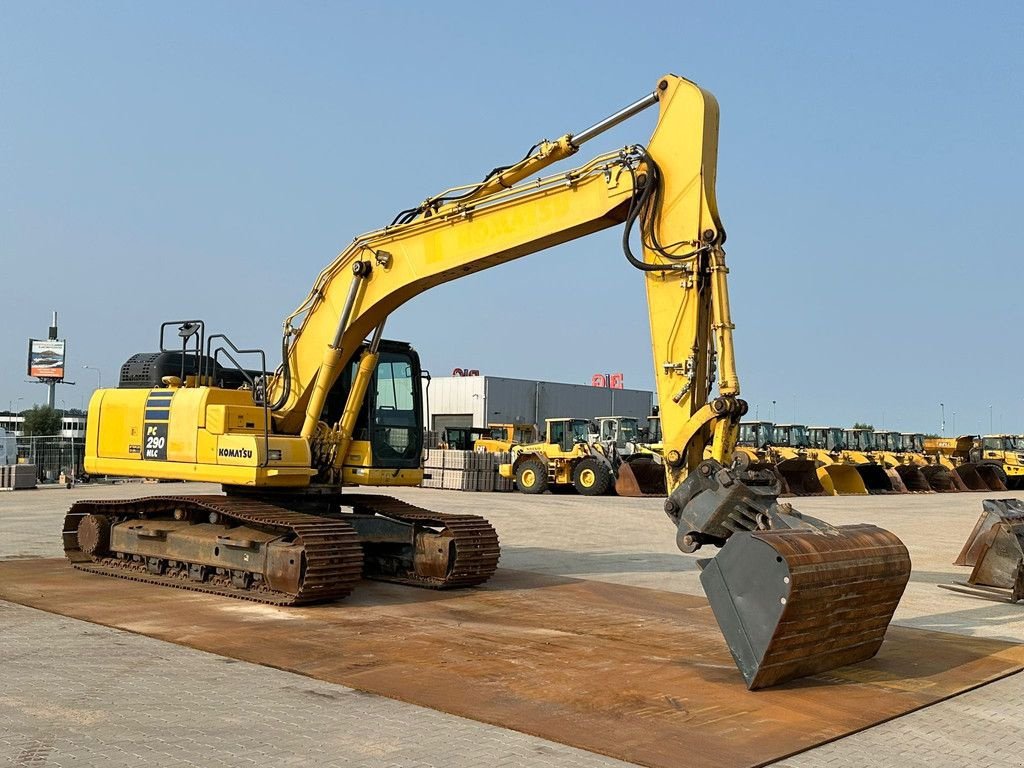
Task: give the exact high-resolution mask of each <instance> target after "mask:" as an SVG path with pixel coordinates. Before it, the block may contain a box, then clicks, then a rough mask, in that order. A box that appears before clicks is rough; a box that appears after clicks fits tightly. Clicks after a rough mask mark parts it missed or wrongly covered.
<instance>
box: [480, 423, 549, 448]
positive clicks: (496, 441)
mask: <svg viewBox="0 0 1024 768" xmlns="http://www.w3.org/2000/svg"><path fill="white" fill-rule="evenodd" d="M535 442H537V425H536V424H488V425H487V434H486V435H483V436H481V437H480V438H478V439H477V441H476V442H475V443H473V450H474V451H488V452H490V453H508V452H509V451H511V450H512V446H514V445H522V444H523V443H535Z"/></svg>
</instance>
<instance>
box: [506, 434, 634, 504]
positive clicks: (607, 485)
mask: <svg viewBox="0 0 1024 768" xmlns="http://www.w3.org/2000/svg"><path fill="white" fill-rule="evenodd" d="M590 426H591V424H590V421H589V420H588V419H546V420H545V439H544V440H543V441H541V442H537V443H526V444H523V445H516V446H514V447H513V448H512V461H511V463H508V464H502V465H500V466H499V467H498V473H499V474H500V475H501V476H502V477H509V478H513V479H514V480H515V483H516V488H517V489H518V490H519V492H520V493H544V491H546V490H549V489H550V490H557V489H559V488H563V489H568V488H575V489H576V492H577V493H579V494H581V495H583V496H601V495H603V494H605V493H607V492H608V491H609V489H611V487H612V485H613V483H614V481H615V470H614V467H613V465H612V460H611V459H610V457H609V456H608V454H607V453H606V452H605V448H604V446H602V445H601V444H599V443H592V442H591V441H590V439H589V438H590Z"/></svg>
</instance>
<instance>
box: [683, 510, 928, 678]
mask: <svg viewBox="0 0 1024 768" xmlns="http://www.w3.org/2000/svg"><path fill="white" fill-rule="evenodd" d="M702 565H703V566H704V570H703V571H702V572H701V575H700V581H701V584H702V585H703V587H704V591H705V593H706V594H707V596H708V601H709V602H710V603H711V609H712V610H713V611H714V614H715V618H716V619H717V621H718V625H719V627H720V628H721V630H722V634H723V635H724V636H725V639H726V642H727V643H728V645H729V651H730V652H731V653H732V656H733V658H734V659H735V661H736V665H737V666H738V667H739V669H740V672H741V673H742V674H743V677H744V679H745V680H746V682H747V687H748V688H749V689H751V690H754V689H757V688H767V687H768V686H772V685H777V684H778V683H783V682H785V681H787V680H792V679H794V678H798V677H804V676H806V675H813V674H817V673H819V672H825V671H827V670H830V669H835V668H836V667H842V666H845V665H846V664H853V663H856V662H858V661H864V660H865V659H870V658H871V657H872V656H874V655H875V653H877V651H878V649H879V647H880V646H881V645H882V639H883V638H884V637H885V630H886V628H887V627H888V626H889V622H890V621H891V620H892V615H893V612H894V611H895V610H896V606H897V605H898V604H899V601H900V597H901V596H902V595H903V590H904V588H905V587H906V584H907V580H908V579H909V578H910V556H909V555H908V554H907V548H906V547H905V546H903V542H901V541H900V540H899V539H898V538H897V537H896V536H895V534H892V533H890V532H889V531H886V530H884V529H882V528H877V527H875V526H873V525H848V526H840V527H838V528H835V529H831V530H830V531H797V530H786V531H761V532H756V533H736V534H733V535H732V536H731V537H730V538H729V540H728V541H727V542H726V543H725V546H724V547H723V548H722V550H721V551H720V552H719V554H718V555H716V556H715V557H714V558H713V559H711V560H707V561H703V562H702Z"/></svg>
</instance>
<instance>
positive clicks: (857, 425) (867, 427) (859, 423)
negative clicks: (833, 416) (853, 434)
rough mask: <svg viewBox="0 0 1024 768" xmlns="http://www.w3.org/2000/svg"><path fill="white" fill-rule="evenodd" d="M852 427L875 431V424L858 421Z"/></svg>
mask: <svg viewBox="0 0 1024 768" xmlns="http://www.w3.org/2000/svg"><path fill="white" fill-rule="evenodd" d="M853 428H854V429H870V430H871V431H872V432H874V431H875V425H874V424H862V423H861V422H859V421H858V422H857V423H856V424H854V425H853Z"/></svg>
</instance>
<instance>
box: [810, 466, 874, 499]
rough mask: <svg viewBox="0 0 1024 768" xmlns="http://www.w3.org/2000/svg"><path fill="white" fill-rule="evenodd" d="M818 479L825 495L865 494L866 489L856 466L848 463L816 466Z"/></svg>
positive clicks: (866, 493) (866, 492)
mask: <svg viewBox="0 0 1024 768" xmlns="http://www.w3.org/2000/svg"><path fill="white" fill-rule="evenodd" d="M818 481H819V482H820V483H821V487H822V488H823V489H824V491H825V495H826V496H867V495H868V489H867V487H866V486H865V485H864V481H863V480H862V479H861V476H860V473H859V472H858V471H857V470H856V468H854V467H851V466H850V465H849V464H826V465H824V466H822V467H818Z"/></svg>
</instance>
